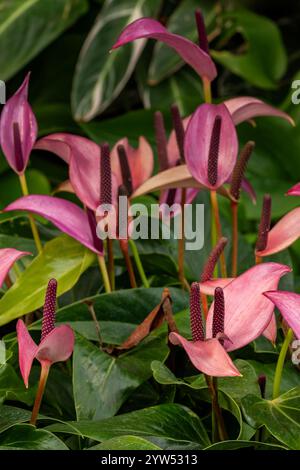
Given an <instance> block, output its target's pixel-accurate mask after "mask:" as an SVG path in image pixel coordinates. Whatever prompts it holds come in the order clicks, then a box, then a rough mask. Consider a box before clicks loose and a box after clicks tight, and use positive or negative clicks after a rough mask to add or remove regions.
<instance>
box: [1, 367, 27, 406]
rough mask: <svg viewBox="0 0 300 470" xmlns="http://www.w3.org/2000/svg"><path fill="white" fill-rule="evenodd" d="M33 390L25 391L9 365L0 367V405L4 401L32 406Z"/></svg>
mask: <svg viewBox="0 0 300 470" xmlns="http://www.w3.org/2000/svg"><path fill="white" fill-rule="evenodd" d="M34 394H35V390H33V389H30V390H27V389H26V388H25V385H24V383H23V380H21V379H20V378H19V376H18V375H17V374H16V372H15V370H14V369H13V368H12V366H11V365H10V364H4V365H0V403H3V402H4V401H5V400H13V401H21V402H22V403H25V404H26V405H32V404H33V400H34Z"/></svg>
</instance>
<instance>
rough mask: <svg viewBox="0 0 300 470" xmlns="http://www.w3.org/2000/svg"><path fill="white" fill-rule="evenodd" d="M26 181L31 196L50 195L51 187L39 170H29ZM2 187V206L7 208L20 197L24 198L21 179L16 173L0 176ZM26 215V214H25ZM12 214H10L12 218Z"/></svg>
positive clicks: (0, 199)
mask: <svg viewBox="0 0 300 470" xmlns="http://www.w3.org/2000/svg"><path fill="white" fill-rule="evenodd" d="M26 179H27V183H28V189H29V193H30V194H48V195H49V194H50V192H51V187H50V183H49V181H48V179H47V178H46V176H45V175H44V174H43V173H41V172H40V171H37V170H28V171H27V172H26ZM0 185H1V196H0V204H1V206H7V205H8V204H10V203H11V202H13V201H15V200H16V199H18V198H19V197H21V196H23V194H22V191H21V187H20V182H19V178H18V176H17V175H16V174H15V173H12V172H10V173H5V174H4V175H1V176H0ZM23 215H24V214H23ZM11 216H12V214H10V218H11Z"/></svg>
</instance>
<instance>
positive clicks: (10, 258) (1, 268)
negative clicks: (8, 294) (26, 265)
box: [0, 248, 31, 287]
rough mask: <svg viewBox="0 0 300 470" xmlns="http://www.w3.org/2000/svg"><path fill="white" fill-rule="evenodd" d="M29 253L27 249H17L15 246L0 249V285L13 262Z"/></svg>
mask: <svg viewBox="0 0 300 470" xmlns="http://www.w3.org/2000/svg"><path fill="white" fill-rule="evenodd" d="M26 255H31V253H29V252H28V251H19V250H16V249H15V248H1V249H0V287H1V286H2V284H3V282H4V280H5V278H6V276H7V274H8V273H9V271H10V269H11V268H12V266H13V264H14V263H15V262H16V261H17V260H18V259H20V258H21V257H22V256H26Z"/></svg>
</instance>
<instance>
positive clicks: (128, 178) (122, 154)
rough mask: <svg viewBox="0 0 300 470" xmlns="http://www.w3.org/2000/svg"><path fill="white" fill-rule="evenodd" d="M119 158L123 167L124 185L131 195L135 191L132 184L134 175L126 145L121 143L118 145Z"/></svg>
mask: <svg viewBox="0 0 300 470" xmlns="http://www.w3.org/2000/svg"><path fill="white" fill-rule="evenodd" d="M117 152H118V158H119V163H120V168H121V174H122V181H123V185H124V186H125V187H126V189H127V192H128V195H129V196H130V195H131V194H132V192H133V186H132V175H131V171H130V167H129V163H128V156H127V152H126V149H125V147H124V145H122V144H120V145H118V147H117Z"/></svg>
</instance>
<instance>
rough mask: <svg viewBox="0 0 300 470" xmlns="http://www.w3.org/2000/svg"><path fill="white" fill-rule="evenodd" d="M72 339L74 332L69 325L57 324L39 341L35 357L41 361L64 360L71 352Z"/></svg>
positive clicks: (51, 362) (73, 339)
mask: <svg viewBox="0 0 300 470" xmlns="http://www.w3.org/2000/svg"><path fill="white" fill-rule="evenodd" d="M74 341H75V337H74V332H73V330H72V328H71V327H70V326H68V325H61V326H57V327H55V328H54V329H53V330H52V331H51V332H50V333H49V334H48V335H47V336H46V337H45V338H44V339H43V340H42V341H41V342H40V344H39V346H38V349H37V352H36V355H35V357H36V358H37V359H38V360H39V361H40V362H41V363H43V362H48V363H50V364H54V362H61V361H66V360H67V359H69V357H70V356H71V354H72V352H73V349H74Z"/></svg>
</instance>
